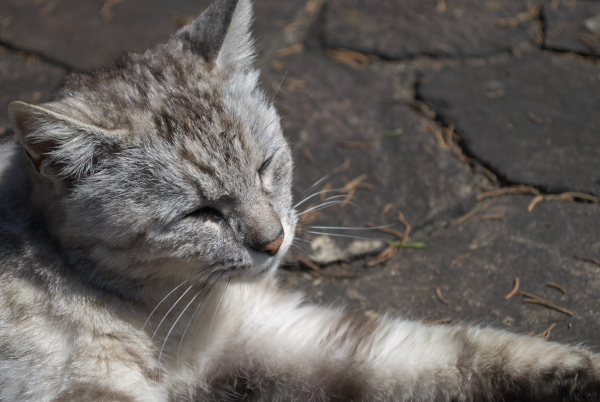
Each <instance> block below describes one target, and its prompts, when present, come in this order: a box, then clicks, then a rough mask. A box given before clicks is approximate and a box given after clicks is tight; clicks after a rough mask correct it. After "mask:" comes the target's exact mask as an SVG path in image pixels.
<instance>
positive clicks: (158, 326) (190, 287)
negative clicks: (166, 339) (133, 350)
mask: <svg viewBox="0 0 600 402" xmlns="http://www.w3.org/2000/svg"><path fill="white" fill-rule="evenodd" d="M198 282H199V280H197V281H196V282H194V283H192V284H191V285H190V286H189V287H188V288H187V289H186V291H185V292H183V294H182V295H181V296H179V298H178V299H177V300H176V301H175V303H174V304H173V305H172V306H171V308H170V309H169V311H167V313H166V314H165V316H164V317H163V318H162V320H160V322H159V323H158V325H157V326H156V329H155V330H154V333H153V334H152V338H151V339H154V336H156V333H157V332H158V329H159V328H160V326H161V325H162V323H163V322H164V321H165V320H166V319H167V316H168V315H169V313H171V311H172V310H173V309H174V308H175V306H177V304H178V303H179V302H180V301H181V299H183V297H184V296H185V295H186V294H187V292H189V291H190V289H192V288H193V287H194V286H195V285H196V284H197V283H198Z"/></svg>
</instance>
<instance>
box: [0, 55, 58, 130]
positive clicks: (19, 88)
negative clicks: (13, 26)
mask: <svg viewBox="0 0 600 402" xmlns="http://www.w3.org/2000/svg"><path fill="white" fill-rule="evenodd" d="M63 74H64V70H63V69H62V68H60V67H56V66H53V65H50V64H48V63H45V62H43V61H40V60H39V58H36V57H32V56H26V55H24V54H19V53H16V52H10V51H8V50H7V49H4V48H2V47H0V137H1V136H2V135H4V134H5V133H6V132H7V128H8V115H7V112H6V108H7V106H8V104H9V103H10V102H11V101H13V100H22V101H25V102H40V101H45V100H48V99H49V98H50V96H51V95H52V91H53V90H54V89H55V88H56V87H57V86H58V84H59V83H60V80H61V78H62V76H63Z"/></svg>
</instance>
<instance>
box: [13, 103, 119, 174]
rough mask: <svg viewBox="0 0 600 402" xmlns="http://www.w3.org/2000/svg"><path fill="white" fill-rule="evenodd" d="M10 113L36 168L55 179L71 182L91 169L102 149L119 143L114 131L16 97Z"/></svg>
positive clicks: (40, 172)
mask: <svg viewBox="0 0 600 402" xmlns="http://www.w3.org/2000/svg"><path fill="white" fill-rule="evenodd" d="M8 114H9V118H10V122H11V126H12V128H13V130H14V131H15V133H16V134H17V137H18V138H19V140H20V141H21V144H22V145H23V148H24V149H25V152H26V153H27V156H28V158H29V160H30V161H31V164H32V166H33V168H34V169H35V171H36V172H37V173H38V174H39V175H40V176H42V177H44V178H46V179H48V180H51V181H60V182H62V183H64V184H69V183H72V182H73V181H74V180H76V179H78V178H80V177H82V176H85V175H87V174H89V173H91V171H92V170H93V169H94V165H95V164H97V162H98V159H99V158H98V155H99V154H101V152H99V150H100V149H101V148H103V149H106V148H107V146H112V148H113V149H114V148H115V145H116V143H117V142H116V141H115V140H116V138H115V135H114V133H111V132H108V131H107V130H104V129H102V128H100V127H96V126H93V125H90V124H86V123H83V122H80V121H78V120H76V119H73V118H71V117H68V116H65V115H64V114H61V113H59V112H57V111H55V110H51V109H48V108H46V107H44V106H37V105H30V104H28V103H25V102H19V101H15V102H12V103H10V105H9V106H8Z"/></svg>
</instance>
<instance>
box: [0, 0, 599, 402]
mask: <svg viewBox="0 0 600 402" xmlns="http://www.w3.org/2000/svg"><path fill="white" fill-rule="evenodd" d="M250 14H251V12H250V4H249V2H248V1H247V0H239V1H236V0H221V1H220V2H218V3H216V4H214V5H213V6H211V8H210V9H208V10H207V12H205V13H204V14H203V15H202V16H200V17H199V18H198V20H196V22H195V23H194V24H192V25H190V26H188V27H186V28H184V29H182V30H181V31H180V32H178V33H177V34H176V35H175V36H174V37H173V38H171V39H170V40H169V41H168V42H166V43H164V44H162V45H159V46H158V47H156V48H155V49H152V50H149V51H148V52H146V53H145V54H143V55H129V56H128V57H126V58H125V59H123V60H122V61H121V62H119V63H118V64H117V65H115V66H114V67H113V68H110V69H104V70H99V71H96V72H93V73H89V74H83V73H78V74H74V75H73V76H71V77H70V79H69V80H68V81H67V83H66V85H65V86H64V87H63V89H62V90H61V91H60V92H59V94H58V96H57V98H56V100H55V101H53V102H51V103H48V104H44V105H41V106H32V105H27V104H24V103H19V102H15V103H13V104H12V105H11V107H10V116H11V121H12V124H13V128H14V129H15V132H16V134H17V136H18V137H19V139H20V142H21V144H22V145H18V144H10V145H7V144H5V145H4V146H3V147H2V148H1V152H2V153H1V154H0V156H1V160H2V165H1V166H0V178H1V183H0V222H1V226H0V242H1V243H0V400H3V401H16V400H31V401H46V400H48V401H54V400H60V401H70V400H116V401H132V400H135V401H167V400H294V399H295V400H422V401H430V400H457V401H469V400H495V399H497V400H503V399H502V398H504V400H510V399H511V398H514V397H519V398H520V399H521V400H527V399H532V400H587V401H593V400H598V399H600V393H599V392H600V357H599V356H598V355H594V354H592V353H590V352H588V351H586V350H584V349H578V348H572V347H567V346H563V345H559V344H554V343H546V342H544V341H542V340H540V339H534V338H530V337H524V336H517V335H513V334H509V333H506V332H501V331H495V330H491V329H480V328H473V327H460V326H456V327H427V326H424V325H421V324H418V323H413V322H408V321H400V320H393V319H388V318H377V319H376V318H368V317H366V316H363V315H360V314H348V313H345V312H343V311H341V310H332V309H327V308H322V307H317V306H311V305H306V304H304V303H303V302H302V297H301V296H300V295H298V294H290V293H287V292H283V291H282V290H280V289H279V288H278V286H277V283H276V280H275V279H274V274H273V272H274V269H275V268H276V266H277V265H278V263H279V261H280V259H281V257H282V255H283V254H284V253H285V252H286V251H287V249H288V248H289V246H290V244H291V241H292V239H293V236H294V229H295V222H296V214H295V212H294V210H293V208H292V203H291V190H290V187H291V171H292V162H291V157H290V150H289V147H288V145H287V143H286V142H285V140H284V139H283V136H282V134H281V129H280V126H279V120H278V117H277V114H276V112H275V110H274V109H273V107H272V106H271V105H270V102H268V100H267V99H266V98H265V96H264V95H263V93H262V92H261V91H260V90H259V89H257V88H256V85H257V73H256V71H255V70H253V69H252V67H251V63H252V52H253V50H252V43H251V39H250V36H249V24H250V18H251V17H250ZM28 159H29V160H28Z"/></svg>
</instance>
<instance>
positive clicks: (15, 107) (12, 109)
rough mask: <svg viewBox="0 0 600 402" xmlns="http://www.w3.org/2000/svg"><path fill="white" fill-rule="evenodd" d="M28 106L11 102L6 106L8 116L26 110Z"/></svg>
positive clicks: (23, 103)
mask: <svg viewBox="0 0 600 402" xmlns="http://www.w3.org/2000/svg"><path fill="white" fill-rule="evenodd" d="M28 106H29V104H27V103H25V102H21V101H12V102H10V103H9V104H8V114H9V115H12V114H14V113H17V112H19V111H21V110H23V109H25V108H27V107H28Z"/></svg>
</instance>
